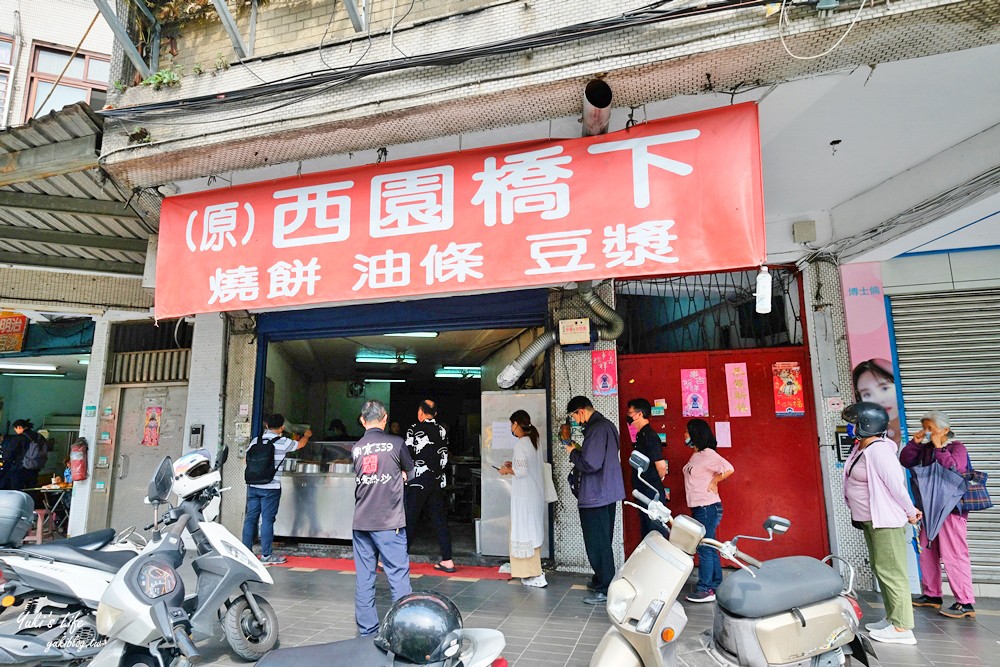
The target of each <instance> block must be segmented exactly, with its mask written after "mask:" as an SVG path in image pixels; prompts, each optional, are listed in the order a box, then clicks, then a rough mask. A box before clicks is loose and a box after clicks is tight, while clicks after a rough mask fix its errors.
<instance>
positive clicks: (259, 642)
mask: <svg viewBox="0 0 1000 667" xmlns="http://www.w3.org/2000/svg"><path fill="white" fill-rule="evenodd" d="M254 600H256V601H257V606H258V607H260V611H261V614H262V615H263V616H264V623H263V624H259V623H257V619H256V618H254V615H253V610H251V609H250V604H249V603H248V602H247V599H246V597H241V598H239V599H238V600H236V602H234V603H233V605H232V606H231V607H229V609H228V610H227V611H226V615H225V617H223V619H222V631H223V632H224V633H225V635H226V641H227V642H229V646H230V647H231V648H232V649H233V652H234V653H236V655H238V656H240V657H241V658H243V659H244V660H254V661H256V660H259V659H261V658H262V657H264V654H265V653H267V652H268V651H270V650H271V649H272V648H274V645H275V643H276V642H277V641H278V615H277V614H275V613H274V609H273V608H272V607H271V605H270V604H269V603H268V601H267V600H265V599H264V598H262V597H260V596H259V595H255V596H254Z"/></svg>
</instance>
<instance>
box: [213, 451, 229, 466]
mask: <svg viewBox="0 0 1000 667" xmlns="http://www.w3.org/2000/svg"><path fill="white" fill-rule="evenodd" d="M228 460H229V445H223V446H222V451H220V452H219V455H218V456H217V457H215V469H216V470H219V469H220V468H222V466H223V465H225V463H226V461H228Z"/></svg>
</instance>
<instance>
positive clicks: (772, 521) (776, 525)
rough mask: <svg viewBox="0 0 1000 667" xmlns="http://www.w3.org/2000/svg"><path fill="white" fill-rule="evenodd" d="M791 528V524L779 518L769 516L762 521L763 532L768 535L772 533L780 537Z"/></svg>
mask: <svg viewBox="0 0 1000 667" xmlns="http://www.w3.org/2000/svg"><path fill="white" fill-rule="evenodd" d="M791 527H792V522H791V521H789V520H788V519H786V518H784V517H780V516H769V517H767V519H766V520H765V521H764V530H766V531H767V532H768V534H770V533H772V532H774V533H778V534H779V535H781V534H784V533H787V532H788V529H789V528H791Z"/></svg>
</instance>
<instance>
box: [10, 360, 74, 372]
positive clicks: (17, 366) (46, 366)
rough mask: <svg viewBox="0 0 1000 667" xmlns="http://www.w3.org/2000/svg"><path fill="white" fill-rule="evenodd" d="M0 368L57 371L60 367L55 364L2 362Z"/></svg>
mask: <svg viewBox="0 0 1000 667" xmlns="http://www.w3.org/2000/svg"><path fill="white" fill-rule="evenodd" d="M0 370H5V371H56V370H59V367H58V366H56V365H55V364H16V363H12V362H6V361H5V362H2V363H0Z"/></svg>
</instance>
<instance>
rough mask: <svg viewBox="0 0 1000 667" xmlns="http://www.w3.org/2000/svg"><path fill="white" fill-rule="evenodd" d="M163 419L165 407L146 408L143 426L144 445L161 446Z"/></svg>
mask: <svg viewBox="0 0 1000 667" xmlns="http://www.w3.org/2000/svg"><path fill="white" fill-rule="evenodd" d="M162 419H163V408H161V407H157V406H150V407H147V408H146V421H145V424H144V426H143V427H142V443H141V444H142V446H143V447H159V446H160V423H161V422H162Z"/></svg>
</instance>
